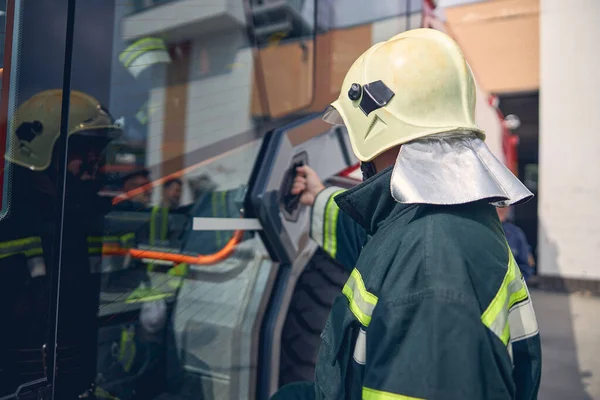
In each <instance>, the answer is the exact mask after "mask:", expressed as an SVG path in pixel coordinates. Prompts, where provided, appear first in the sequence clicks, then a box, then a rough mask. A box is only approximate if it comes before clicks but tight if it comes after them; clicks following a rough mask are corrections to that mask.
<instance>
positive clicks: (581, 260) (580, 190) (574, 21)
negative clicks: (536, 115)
mask: <svg viewBox="0 0 600 400" xmlns="http://www.w3.org/2000/svg"><path fill="white" fill-rule="evenodd" d="M540 6H541V9H540V42H541V44H540V46H541V55H540V66H541V67H540V68H541V71H540V72H541V81H540V166H539V168H540V169H539V171H540V175H539V179H540V181H539V188H540V191H539V218H540V225H539V238H540V239H539V253H538V256H539V269H540V274H541V275H547V276H557V277H561V278H578V279H590V280H591V279H593V280H599V279H600V214H599V212H600V211H599V204H600V133H599V132H598V126H599V124H600V111H599V109H598V106H599V104H600V74H599V73H598V65H600V51H598V49H599V47H598V38H599V37H600V24H599V23H598V22H599V19H598V17H599V16H600V1H598V0H569V1H564V0H541V1H540Z"/></svg>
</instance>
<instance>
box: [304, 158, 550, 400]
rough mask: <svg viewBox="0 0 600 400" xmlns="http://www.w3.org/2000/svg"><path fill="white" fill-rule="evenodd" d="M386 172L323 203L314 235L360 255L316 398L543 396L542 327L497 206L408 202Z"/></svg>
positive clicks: (320, 366) (325, 338) (339, 307)
mask: <svg viewBox="0 0 600 400" xmlns="http://www.w3.org/2000/svg"><path fill="white" fill-rule="evenodd" d="M390 177H391V168H390V169H387V170H385V171H382V172H381V173H380V174H378V175H376V176H375V177H373V178H371V179H370V180H367V181H365V182H364V183H362V184H361V185H359V186H357V187H355V188H353V189H350V190H348V191H346V192H344V193H341V194H340V193H338V191H336V190H335V189H327V190H326V191H324V192H322V193H321V194H319V196H318V197H317V199H316V202H315V206H314V211H313V219H312V236H313V237H314V238H315V239H316V240H317V241H319V242H320V243H321V244H322V245H323V247H324V248H325V250H327V251H328V252H329V253H330V254H331V255H332V256H334V257H335V258H336V259H338V261H340V262H342V263H345V264H347V265H349V264H350V263H354V269H353V270H352V273H351V275H350V278H349V280H348V282H347V283H346V285H345V286H344V288H343V291H342V294H340V295H339V296H338V298H337V299H336V300H335V303H334V305H333V308H332V310H331V314H330V316H329V319H328V321H327V324H326V327H325V329H324V331H323V333H322V345H321V349H320V352H319V358H318V362H317V367H316V387H315V390H316V398H317V399H327V400H333V399H335V400H337V399H340V400H341V399H361V398H362V399H367V400H372V399H382V400H384V399H385V400H393V399H404V400H406V399H413V400H414V399H427V400H464V399H478V400H488V399H490V400H491V399H519V400H520V399H527V400H530V399H536V398H537V391H538V388H539V382H540V374H541V348H540V339H539V334H538V326H537V322H536V318H535V315H534V311H533V308H532V304H531V299H530V297H529V292H528V289H527V287H526V285H525V283H524V281H523V279H522V276H521V273H520V272H519V267H518V266H517V264H516V262H515V260H514V257H513V256H512V254H511V253H510V250H509V247H508V245H507V243H506V239H505V237H504V234H503V231H502V226H501V224H500V221H499V220H498V217H497V215H496V212H495V210H494V208H493V207H492V206H491V205H489V204H488V203H487V202H485V201H481V202H475V203H470V204H464V205H456V206H434V205H402V204H399V203H397V202H395V201H394V200H393V198H392V197H391V195H390V191H389V185H390ZM334 197H335V200H334ZM340 211H341V212H340ZM367 236H368V239H366V237H367ZM365 240H366V243H365ZM363 244H364V247H363V246H362V245H363ZM361 247H362V250H361Z"/></svg>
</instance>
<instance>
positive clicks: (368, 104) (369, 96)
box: [359, 80, 395, 116]
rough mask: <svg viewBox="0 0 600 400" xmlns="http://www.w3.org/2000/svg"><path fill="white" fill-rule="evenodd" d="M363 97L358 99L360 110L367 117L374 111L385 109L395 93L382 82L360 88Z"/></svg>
mask: <svg viewBox="0 0 600 400" xmlns="http://www.w3.org/2000/svg"><path fill="white" fill-rule="evenodd" d="M362 89H363V93H364V95H363V96H362V99H360V105H359V107H360V109H361V110H362V112H363V113H364V114H365V115H366V116H368V115H369V114H370V113H372V112H373V111H375V110H378V109H380V108H382V107H385V106H386V104H387V103H389V102H390V100H392V98H393V97H394V95H395V93H394V91H393V90H392V89H390V88H389V87H388V86H387V85H386V84H385V83H383V81H381V80H379V81H375V82H371V83H368V84H366V85H364V86H363V87H362Z"/></svg>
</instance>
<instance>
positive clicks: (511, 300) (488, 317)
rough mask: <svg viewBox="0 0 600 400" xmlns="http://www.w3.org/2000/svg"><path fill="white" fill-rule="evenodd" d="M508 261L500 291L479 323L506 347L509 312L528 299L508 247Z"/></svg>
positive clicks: (508, 331)
mask: <svg viewBox="0 0 600 400" xmlns="http://www.w3.org/2000/svg"><path fill="white" fill-rule="evenodd" d="M507 247H508V244H507ZM508 260H509V261H508V268H507V271H506V274H505V275H504V279H503V280H502V284H501V285H500V289H498V292H497V293H496V296H494V299H493V300H492V301H491V302H490V304H489V305H488V307H487V309H486V310H485V311H484V312H483V314H482V315H481V322H483V324H484V325H485V326H487V327H488V328H489V329H490V330H491V331H492V332H494V333H495V334H496V336H498V337H499V338H500V340H501V341H502V343H504V344H505V345H508V342H509V340H510V326H509V324H508V314H509V312H510V310H511V309H512V308H513V307H514V306H515V305H516V304H518V303H520V302H522V301H524V300H527V299H528V298H529V295H528V293H527V288H526V286H525V284H524V283H523V278H522V275H521V271H519V266H518V265H517V262H516V261H515V259H514V257H513V255H512V252H511V251H510V247H508Z"/></svg>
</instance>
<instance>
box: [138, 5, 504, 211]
mask: <svg viewBox="0 0 600 400" xmlns="http://www.w3.org/2000/svg"><path fill="white" fill-rule="evenodd" d="M385 4H387V6H389V5H390V4H392V3H391V2H387V3H385ZM411 5H419V6H420V1H416V0H413V1H412V2H411ZM380 6H381V7H383V6H384V4H383V3H382V4H381V5H380ZM381 7H380V8H381ZM380 8H378V9H377V10H379V11H381V10H382V9H380ZM384 8H385V7H384ZM396 8H397V7H396ZM396 8H394V9H393V10H392V11H393V12H395V13H399V12H401V11H402V10H401V9H396ZM353 9H354V8H352V7H351V8H343V9H340V8H339V7H338V8H337V9H336V10H334V11H336V13H335V18H333V20H334V22H335V23H334V24H333V25H334V26H336V28H335V29H333V30H331V31H330V32H328V33H326V34H324V35H320V36H319V38H318V39H317V43H316V54H317V56H318V57H319V59H318V60H317V61H316V64H317V65H316V69H317V74H318V76H317V77H314V76H312V73H313V63H314V60H313V58H312V57H313V56H314V54H315V52H313V51H309V52H308V53H307V54H309V58H308V60H304V61H298V60H299V58H298V57H300V56H301V52H300V51H299V49H300V47H299V44H300V41H291V42H289V43H282V44H280V45H276V46H274V47H266V48H264V49H261V51H260V54H261V59H262V60H263V65H262V69H263V71H265V77H266V78H267V80H268V81H269V83H270V84H269V85H268V87H267V92H268V95H269V99H268V100H269V105H270V108H271V110H270V111H271V114H272V115H273V116H277V115H276V114H281V113H282V112H283V111H285V110H288V109H289V110H290V111H292V110H296V109H298V108H299V107H297V106H294V105H300V106H303V107H306V106H309V105H310V108H309V109H308V110H309V111H321V110H323V109H324V108H325V107H326V105H327V104H328V103H329V102H331V101H332V100H334V99H335V97H337V95H338V93H339V87H340V85H341V82H342V80H343V77H344V75H345V73H346V71H347V69H348V68H349V67H350V65H351V64H352V62H353V61H354V60H355V59H356V57H358V55H360V54H361V53H362V52H363V51H365V50H366V49H367V48H368V47H369V46H370V45H372V44H374V43H377V42H380V41H383V40H386V39H388V38H390V37H391V36H393V35H395V34H397V33H400V32H402V31H404V30H405V29H407V28H409V29H413V28H416V27H419V26H420V24H421V13H420V12H419V11H417V12H413V14H412V15H411V16H410V18H408V21H407V18H406V17H404V16H397V17H391V18H385V19H378V20H376V21H374V22H372V23H370V24H369V23H367V24H365V25H354V23H355V22H356V21H355V19H353V18H355V17H356V16H354V17H353V15H355V14H356V13H350V10H353ZM340 10H341V11H340ZM375 17H377V15H375V16H373V15H369V18H375ZM364 18H366V17H363V20H364ZM407 22H408V26H407ZM307 46H308V47H309V48H310V49H312V47H314V46H315V44H314V43H312V42H310V43H308V44H307ZM279 52H280V53H281V54H279ZM296 53H298V54H296ZM263 56H264V57H263ZM303 63H304V64H306V65H304V64H303ZM153 68H156V69H155V70H154V71H153V75H154V77H155V81H154V84H153V85H152V90H151V91H150V100H149V109H150V112H149V124H148V143H147V149H148V154H147V161H148V165H149V166H150V167H152V171H153V178H154V179H157V178H160V177H161V176H163V175H165V174H169V173H172V172H173V171H171V169H173V168H172V167H173V166H172V165H169V168H167V167H162V169H164V171H163V170H161V167H160V166H159V164H161V163H165V162H168V161H169V156H170V154H169V151H167V150H168V149H166V147H168V146H167V145H168V144H169V143H170V142H172V140H169V136H173V135H175V136H177V137H178V138H179V137H180V132H179V128H181V129H183V130H184V132H183V134H182V135H181V137H183V138H184V143H182V144H180V145H179V148H181V149H183V150H182V151H184V152H185V155H184V159H183V163H182V165H181V166H180V167H179V168H188V167H190V166H192V165H194V162H195V161H194V160H193V159H192V156H188V155H189V154H190V153H193V152H194V151H195V150H198V149H201V148H205V147H207V146H210V145H212V144H214V143H215V142H218V141H221V140H224V139H226V138H228V137H231V136H234V135H238V134H240V133H242V132H245V131H249V130H252V128H253V122H252V118H253V116H258V115H264V114H263V113H261V112H260V111H261V110H260V102H259V101H258V97H259V96H258V95H257V92H256V90H254V91H253V86H255V79H256V76H255V75H256V74H255V70H254V68H255V63H254V62H253V52H252V49H251V48H250V47H248V43H247V40H246V37H245V32H244V31H242V30H229V31H221V32H219V33H214V34H211V35H210V36H200V37H197V38H195V39H193V40H191V50H190V57H189V76H188V79H187V81H186V84H185V86H186V90H187V97H186V113H185V119H186V121H185V124H184V126H183V127H181V126H180V127H178V128H177V132H170V131H169V126H168V124H165V123H164V121H165V120H169V118H172V116H171V117H170V116H169V115H167V114H168V113H169V109H170V108H169V107H167V105H169V104H171V105H172V104H173V102H176V103H177V102H181V99H176V98H169V97H173V95H169V93H173V91H172V90H171V91H169V90H166V86H167V85H168V83H167V79H166V75H168V73H167V72H168V71H166V69H167V68H173V66H170V67H168V66H164V65H163V66H156V67H153ZM307 73H308V74H309V75H310V76H309V77H305V76H304V75H306V74H307ZM299 76H300V77H301V78H302V79H300V78H299ZM313 80H316V82H315V85H314V86H313V84H312V82H313ZM294 85H296V86H298V88H296V89H295V86H294ZM300 86H301V87H300ZM313 87H314V88H315V93H312V88H313ZM304 89H307V90H308V91H309V92H310V93H308V92H307V93H305V92H306V90H304ZM292 93H294V94H296V95H297V97H298V98H295V99H290V94H292ZM478 95H479V101H478V123H479V124H480V125H481V126H482V127H483V128H484V129H485V130H486V131H487V133H488V139H487V142H488V146H489V147H490V148H491V149H492V151H493V152H494V153H495V154H496V155H497V156H498V157H499V158H501V159H502V158H503V157H502V152H501V137H500V129H499V124H498V120H497V117H496V116H495V114H494V113H493V112H491V111H490V110H491V109H490V107H489V105H487V94H486V93H484V92H482V91H479V93H478ZM291 100H294V101H293V102H294V104H292V105H290V106H289V107H288V105H287V103H286V102H289V101H291ZM311 101H312V104H311ZM296 103H297V104H296ZM290 107H291V109H290ZM171 108H172V107H171ZM257 108H258V112H257ZM300 108H302V107H300ZM282 110H283V111H282ZM262 111H264V110H262ZM274 111H275V112H274ZM178 125H182V124H178ZM496 128H498V129H496ZM255 152H256V148H255V147H252V146H251V147H249V149H248V150H247V151H246V152H244V155H243V156H242V155H237V156H227V157H223V158H222V159H216V160H211V163H212V165H211V166H209V167H208V166H204V165H199V166H198V167H197V168H194V169H192V170H189V172H187V173H186V178H190V177H194V176H196V175H199V174H201V173H205V172H207V171H208V170H206V168H210V175H211V178H212V179H214V180H215V182H216V183H218V184H219V187H220V188H222V189H224V188H230V187H234V186H237V185H239V184H241V183H244V182H245V181H246V180H247V175H248V173H249V171H250V165H251V164H252V163H253V160H254V159H253V157H254V155H255ZM171 153H172V152H171ZM171 155H172V154H171ZM238 161H239V162H238ZM160 193H161V190H156V191H155V192H154V197H155V200H158V198H159V197H160ZM189 195H190V193H189V191H188V190H187V188H184V200H187V198H188V197H189Z"/></svg>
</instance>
